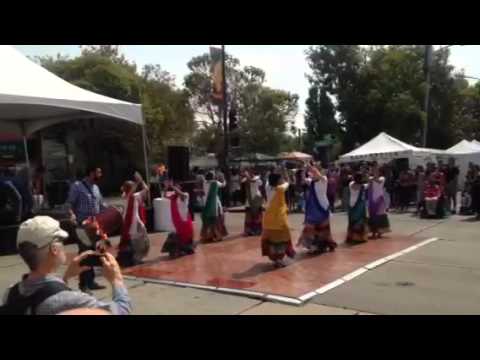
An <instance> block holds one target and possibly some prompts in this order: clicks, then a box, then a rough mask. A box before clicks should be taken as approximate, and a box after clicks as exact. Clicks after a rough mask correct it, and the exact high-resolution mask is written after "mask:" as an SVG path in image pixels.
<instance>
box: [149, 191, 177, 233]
mask: <svg viewBox="0 0 480 360" xmlns="http://www.w3.org/2000/svg"><path fill="white" fill-rule="evenodd" d="M153 218H154V221H153V227H154V230H155V231H167V232H171V231H175V228H174V226H173V222H172V214H171V210H170V200H169V199H167V198H157V199H154V200H153Z"/></svg>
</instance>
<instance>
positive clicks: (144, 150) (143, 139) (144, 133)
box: [142, 106, 150, 184]
mask: <svg viewBox="0 0 480 360" xmlns="http://www.w3.org/2000/svg"><path fill="white" fill-rule="evenodd" d="M142 121H143V124H142V143H143V159H144V161H145V179H146V181H147V184H149V183H150V172H149V171H148V155H147V134H146V129H145V127H146V124H145V116H144V114H143V106H142Z"/></svg>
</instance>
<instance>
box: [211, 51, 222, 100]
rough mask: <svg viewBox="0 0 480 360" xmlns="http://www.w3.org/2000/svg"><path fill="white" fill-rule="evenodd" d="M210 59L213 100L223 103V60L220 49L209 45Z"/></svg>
mask: <svg viewBox="0 0 480 360" xmlns="http://www.w3.org/2000/svg"><path fill="white" fill-rule="evenodd" d="M210 57H211V59H212V63H211V67H210V72H211V74H212V97H213V100H214V101H215V102H221V103H223V62H222V49H219V48H215V47H211V48H210Z"/></svg>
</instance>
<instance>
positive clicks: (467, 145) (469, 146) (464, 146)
mask: <svg viewBox="0 0 480 360" xmlns="http://www.w3.org/2000/svg"><path fill="white" fill-rule="evenodd" d="M446 152H447V153H448V154H450V156H451V157H453V158H454V159H455V163H456V165H457V166H458V168H459V170H460V174H459V185H460V189H463V187H464V184H465V176H466V175H467V172H468V164H469V163H474V164H477V165H480V143H479V142H478V141H476V140H474V141H468V140H462V141H460V142H459V143H458V144H456V145H454V146H452V147H451V148H449V149H447V150H446Z"/></svg>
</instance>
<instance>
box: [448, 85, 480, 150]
mask: <svg viewBox="0 0 480 360" xmlns="http://www.w3.org/2000/svg"><path fill="white" fill-rule="evenodd" d="M457 86H458V88H459V93H460V95H459V96H458V98H457V106H456V108H455V109H456V114H455V122H454V124H453V128H454V129H455V130H454V139H455V142H458V141H460V140H463V139H467V140H474V139H477V140H478V139H480V82H477V83H476V84H475V85H473V86H469V85H468V82H467V81H465V80H464V79H457Z"/></svg>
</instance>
